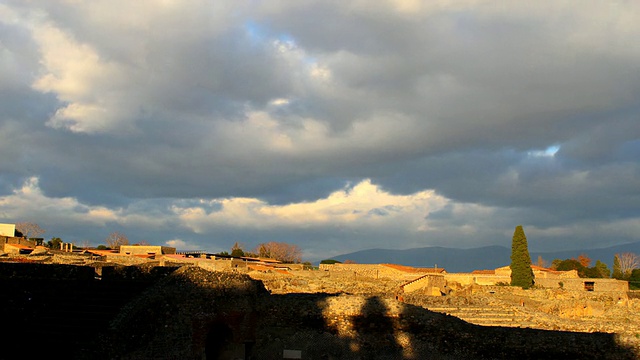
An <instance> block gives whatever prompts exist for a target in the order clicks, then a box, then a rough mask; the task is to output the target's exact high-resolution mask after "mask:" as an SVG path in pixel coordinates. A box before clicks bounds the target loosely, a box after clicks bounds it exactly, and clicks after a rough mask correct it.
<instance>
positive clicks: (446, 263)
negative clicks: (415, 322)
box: [317, 242, 640, 272]
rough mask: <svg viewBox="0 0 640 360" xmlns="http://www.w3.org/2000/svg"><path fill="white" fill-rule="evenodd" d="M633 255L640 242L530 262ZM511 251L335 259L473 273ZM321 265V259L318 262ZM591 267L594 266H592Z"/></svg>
mask: <svg viewBox="0 0 640 360" xmlns="http://www.w3.org/2000/svg"><path fill="white" fill-rule="evenodd" d="M623 252H632V253H636V254H639V255H640V242H636V243H630V244H623V245H616V246H612V247H607V248H598V249H576V250H566V251H555V252H539V251H538V252H536V251H531V252H530V254H531V259H532V260H533V261H534V262H536V261H537V259H538V256H542V258H543V259H544V260H545V261H547V262H548V263H549V264H550V263H551V261H553V260H554V259H570V258H577V257H578V255H580V254H586V255H587V256H588V257H589V258H591V259H592V261H593V264H595V261H596V260H600V261H602V262H604V263H606V264H607V265H608V266H609V268H611V267H612V266H613V256H614V255H615V254H617V253H623ZM510 257H511V248H507V247H504V246H497V245H495V246H484V247H478V248H472V249H456V248H447V247H441V246H432V247H423V248H414V249H405V250H392V249H369V250H361V251H356V252H352V253H348V254H343V255H338V256H334V257H332V259H335V260H338V261H342V262H344V261H345V260H352V261H355V262H356V263H358V264H380V263H392V264H402V265H407V266H415V267H436V266H437V267H444V268H445V269H446V270H447V271H448V272H470V271H473V270H481V269H495V268H498V267H501V266H505V265H509V263H510V262H511V258H510ZM317 262H319V260H318V261H317ZM593 264H592V266H593Z"/></svg>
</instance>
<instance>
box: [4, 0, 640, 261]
mask: <svg viewBox="0 0 640 360" xmlns="http://www.w3.org/2000/svg"><path fill="white" fill-rule="evenodd" d="M412 4H413V5H415V6H413V5H412ZM637 10H639V9H637V5H635V4H632V3H625V4H618V7H616V8H611V7H610V5H607V4H589V5H585V4H572V3H571V2H567V3H563V4H557V3H551V2H549V3H547V2H542V3H536V4H528V5H523V4H512V5H508V6H506V7H496V6H493V5H491V4H489V3H481V2H480V3H478V2H472V1H469V2H466V1H460V2H455V3H452V4H447V5H443V4H417V3H415V4H414V3H411V2H402V1H390V2H380V3H376V4H367V5H366V6H364V5H362V4H360V3H358V2H346V3H345V2H332V1H309V2H304V3H301V2H296V3H287V2H278V1H274V2H265V3H254V2H243V1H238V2H234V3H232V4H231V3H230V4H218V3H211V2H209V1H196V2H193V3H190V4H189V5H186V4H180V3H171V2H166V3H163V4H156V3H151V2H145V1H140V2H136V3H135V4H131V3H129V2H117V1H116V2H106V1H105V2H102V1H96V2H90V3H64V2H63V3H52V2H49V1H34V2H29V3H24V2H21V1H8V2H6V3H5V4H4V5H0V15H2V16H1V17H0V18H2V19H3V20H0V64H2V67H0V79H1V81H0V95H2V96H0V153H2V155H3V156H2V158H1V159H0V214H3V215H2V217H0V221H6V222H17V221H21V220H23V219H22V217H25V216H27V214H36V215H33V216H40V217H39V218H36V219H32V220H37V221H39V222H42V223H43V224H47V225H48V226H49V227H51V228H52V231H54V232H57V233H60V234H61V235H62V234H65V235H66V236H69V237H76V238H92V239H94V240H95V241H99V240H100V239H101V238H102V237H105V236H106V235H105V234H104V233H105V232H106V233H108V231H109V229H121V230H126V231H128V232H130V233H131V234H132V236H131V237H134V234H135V236H140V237H158V238H160V239H162V240H163V241H170V240H176V241H177V240H179V241H182V242H183V243H184V245H185V246H198V247H201V248H207V247H209V248H211V249H218V248H227V247H228V246H227V243H230V244H233V242H235V241H240V240H241V241H244V242H246V243H247V244H254V243H255V244H257V243H258V242H260V241H270V240H289V241H294V242H296V243H299V244H300V245H301V247H303V248H305V249H306V251H307V252H308V253H309V254H314V255H317V256H318V257H322V256H321V254H329V253H333V254H335V253H337V252H340V251H342V250H344V251H351V250H358V249H362V248H368V247H385V245H388V246H393V247H402V248H407V247H411V246H427V245H448V246H463V247H470V246H475V245H486V244H496V243H500V244H505V243H508V241H509V239H510V232H512V229H513V226H515V225H517V224H523V225H525V229H527V227H528V228H530V229H531V230H530V231H531V232H532V233H533V234H534V235H535V236H537V237H538V238H539V239H540V242H541V243H540V246H541V247H544V246H548V247H549V248H552V247H553V245H554V244H556V245H558V246H560V243H559V242H558V239H562V241H563V243H562V246H565V248H566V247H571V246H572V245H575V246H581V245H582V244H596V243H598V241H603V242H608V244H607V245H609V244H613V243H620V242H629V241H637V240H639V238H638V235H637V234H638V233H640V232H638V231H637V230H640V229H639V228H638V227H639V226H640V223H639V221H640V220H639V218H638V214H639V213H640V209H639V208H638V204H640V201H639V200H640V199H638V196H639V195H638V194H640V182H639V180H637V179H639V178H640V164H639V162H638V159H639V158H640V126H639V125H638V124H639V122H638V120H639V117H640V108H639V107H638V104H637V99H638V98H640V65H639V64H640V61H638V60H640V50H639V47H638V46H637V45H636V43H637V38H638V36H639V35H640V26H638V24H640V22H639V21H638V16H637V15H636V14H638V13H640V12H638V11H637ZM33 179H37V181H35V182H34V180H33ZM366 179H371V183H372V184H374V185H375V186H377V188H376V189H377V190H375V191H374V190H372V189H370V188H367V190H366V191H368V192H369V193H368V194H370V197H371V198H372V199H375V200H370V201H371V203H370V204H368V205H366V206H364V205H362V202H363V201H364V200H362V199H363V198H362V197H360V196H356V195H352V196H344V198H340V196H342V195H340V194H342V193H340V192H341V191H345V190H344V189H356V188H357V189H361V188H360V187H358V186H357V184H361V183H362V182H363V181H365V180H366ZM25 184H30V185H25ZM363 191H364V190H363ZM425 191H433V193H429V194H431V195H424V194H425V193H424V192H425ZM34 194H35V195H34ZM336 194H338V195H340V196H338V195H336ZM380 194H386V195H384V196H382V195H380ZM34 196H35V198H33V197H34ZM336 196H338V198H340V199H342V200H340V201H343V202H346V203H348V204H350V205H349V206H350V208H351V209H352V210H353V214H355V215H354V216H353V217H352V218H349V217H344V214H343V213H342V212H344V213H347V212H348V210H347V209H345V208H342V207H341V206H343V205H344V204H343V203H340V204H341V205H340V211H341V212H340V213H336V212H334V210H335V206H338V205H336V204H338V203H339V202H337V201H338V200H336ZM243 198H245V199H252V200H251V201H249V200H247V202H245V203H241V202H239V200H238V201H235V202H233V201H232V202H230V203H224V204H227V205H224V204H223V199H229V200H233V199H236V200H237V199H243ZM365 198H366V197H365ZM27 199H31V201H30V202H27V201H26V200H27ZM425 199H429V200H428V201H427V200H425ZM23 201H24V202H23ZM425 201H426V202H429V201H433V203H429V204H430V205H429V206H422V205H418V204H421V202H425ZM15 204H24V205H23V206H22V207H20V206H18V205H15ZM28 204H39V206H44V207H46V206H54V205H51V204H57V205H55V206H60V207H62V208H63V211H61V212H60V214H58V215H56V216H49V215H47V214H45V212H40V211H35V210H34V209H32V208H31V206H32V205H28ZM47 204H49V205H47ZM225 206H226V207H225ZM300 208H305V209H306V210H305V211H301V210H300ZM176 209H179V210H176ZM256 209H260V210H259V211H258V210H256ZM390 209H392V210H390ZM397 209H401V210H398V211H399V212H396V210H397ZM217 212H220V213H221V214H224V216H225V219H233V216H232V214H238V215H237V216H249V217H255V222H256V226H254V227H251V226H250V227H248V228H245V227H244V225H243V226H241V225H238V224H236V225H223V224H222V223H218V221H219V220H218V219H217V218H215V216H213V217H212V214H215V213H217ZM421 212H422V213H421ZM398 213H402V214H403V215H402V216H399V215H398ZM37 214H40V215H37ZM265 214H268V215H265ZM274 214H277V215H274ZM291 214H295V216H294V215H291ZM396 216H397V217H396ZM291 217H294V218H295V221H293V220H292V218H291ZM307 217H308V219H313V220H308V221H311V223H310V224H307V225H306V226H302V225H301V224H304V223H306V221H307V220H306V219H307ZM385 217H389V218H391V219H394V221H395V224H397V226H395V225H394V223H393V222H387V220H385ZM318 219H330V220H326V221H325V220H318ZM331 219H333V220H331ZM416 219H421V220H416ZM214 225H215V226H214ZM612 228H613V229H616V230H613V233H612ZM581 229H588V231H586V230H581ZM83 234H84V235H83ZM528 234H529V233H528ZM607 234H611V236H607ZM603 237H607V238H606V239H602V238H603ZM392 238H393V239H394V240H393V241H391V240H389V239H392ZM599 239H600V240H599ZM181 244H182V243H181ZM229 246H230V245H229Z"/></svg>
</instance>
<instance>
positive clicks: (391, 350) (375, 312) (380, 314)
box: [353, 296, 403, 359]
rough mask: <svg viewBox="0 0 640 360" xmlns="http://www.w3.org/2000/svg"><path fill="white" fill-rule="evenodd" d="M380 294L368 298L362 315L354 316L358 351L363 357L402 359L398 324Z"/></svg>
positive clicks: (362, 309)
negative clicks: (390, 314)
mask: <svg viewBox="0 0 640 360" xmlns="http://www.w3.org/2000/svg"><path fill="white" fill-rule="evenodd" d="M388 312H389V311H388V309H387V306H386V305H385V303H384V301H383V300H382V299H380V298H379V297H378V296H372V297H369V298H367V299H366V301H365V303H364V304H363V306H362V308H361V310H360V315H357V316H354V317H353V330H354V332H355V333H356V334H357V341H358V344H357V345H358V347H357V350H356V351H357V353H358V355H359V356H360V357H361V358H363V359H402V358H403V349H402V345H401V344H399V343H398V340H397V338H398V337H397V334H396V333H397V324H396V322H395V321H393V319H392V318H391V317H390V316H389V314H388Z"/></svg>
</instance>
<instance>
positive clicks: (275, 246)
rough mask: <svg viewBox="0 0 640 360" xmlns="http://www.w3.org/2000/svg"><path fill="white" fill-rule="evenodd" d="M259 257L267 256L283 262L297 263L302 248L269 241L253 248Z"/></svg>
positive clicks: (300, 257) (300, 256)
mask: <svg viewBox="0 0 640 360" xmlns="http://www.w3.org/2000/svg"><path fill="white" fill-rule="evenodd" d="M255 252H256V253H258V256H260V257H268V258H272V259H276V260H279V261H282V262H285V263H299V262H300V260H301V259H302V250H300V247H299V246H298V245H293V244H287V243H281V242H275V241H270V242H268V243H264V244H260V245H258V247H257V248H256V250H255Z"/></svg>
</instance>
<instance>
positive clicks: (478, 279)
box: [444, 273, 511, 286]
mask: <svg viewBox="0 0 640 360" xmlns="http://www.w3.org/2000/svg"><path fill="white" fill-rule="evenodd" d="M444 278H445V279H446V280H447V281H449V282H457V283H459V284H460V285H462V286H467V285H472V284H476V285H495V284H498V283H507V284H508V283H511V277H510V276H504V275H491V274H472V273H451V274H445V275H444Z"/></svg>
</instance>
